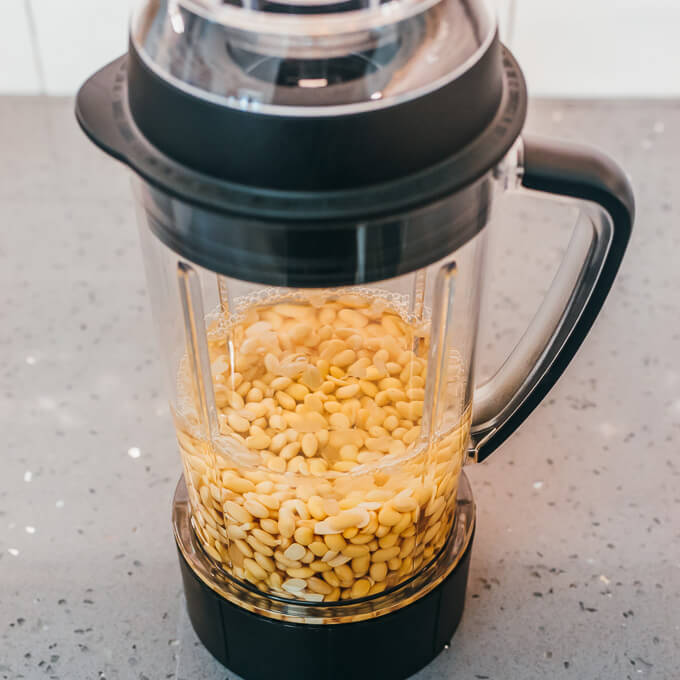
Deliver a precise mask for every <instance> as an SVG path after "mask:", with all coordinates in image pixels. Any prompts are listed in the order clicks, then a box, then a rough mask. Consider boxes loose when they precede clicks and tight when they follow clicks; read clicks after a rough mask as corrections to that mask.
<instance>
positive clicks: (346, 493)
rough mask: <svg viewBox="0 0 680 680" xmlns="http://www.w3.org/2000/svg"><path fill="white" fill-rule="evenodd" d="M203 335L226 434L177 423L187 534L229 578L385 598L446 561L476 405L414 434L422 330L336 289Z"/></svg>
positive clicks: (420, 401) (311, 597) (318, 594)
mask: <svg viewBox="0 0 680 680" xmlns="http://www.w3.org/2000/svg"><path fill="white" fill-rule="evenodd" d="M208 341H209V352H210V360H211V364H212V381H213V389H214V394H215V401H216V405H217V408H218V413H219V415H218V418H219V429H220V435H219V436H218V437H216V438H212V440H211V441H209V438H208V437H206V436H204V435H202V434H201V428H200V427H199V426H198V420H199V419H198V417H197V416H196V415H195V414H196V409H195V408H194V410H193V415H192V413H191V409H189V410H188V412H185V413H183V414H178V415H177V419H176V422H177V430H178V438H179V443H180V448H181V451H182V459H183V464H184V469H185V478H186V480H187V486H188V487H189V496H190V500H191V507H192V519H193V525H194V529H195V531H196V534H197V535H198V537H199V539H200V542H201V544H202V546H203V548H204V550H205V551H206V552H207V553H208V555H210V557H212V558H213V559H214V560H215V561H216V562H217V563H218V565H219V566H220V567H221V568H222V569H224V570H225V571H227V572H228V573H229V574H231V575H233V576H235V577H236V578H238V579H241V580H243V581H248V582H249V583H251V584H252V585H253V586H255V587H256V588H258V589H260V590H262V591H265V592H272V593H275V594H277V595H279V596H282V597H286V598H292V599H297V600H302V601H309V602H322V601H325V602H331V601H336V600H347V599H357V598H362V597H366V596H370V595H374V594H376V593H380V592H382V591H384V590H385V589H386V588H390V587H392V586H394V585H397V584H398V583H400V582H401V581H404V580H405V579H407V578H409V577H410V576H411V575H412V574H413V573H414V572H415V571H416V570H418V569H419V568H420V567H421V566H424V565H425V564H427V563H428V562H429V561H430V560H431V559H432V558H433V557H434V556H435V555H436V554H437V552H438V551H439V549H440V548H441V547H442V546H443V545H444V543H445V542H446V539H447V538H448V535H449V532H450V530H451V525H452V521H453V514H454V509H455V500H456V490H457V485H458V476H459V474H460V469H461V465H462V462H463V458H464V451H465V448H466V446H467V439H468V434H469V409H466V410H465V412H464V413H462V412H461V413H459V418H458V419H457V426H456V427H454V428H449V430H448V431H445V432H438V433H437V436H436V437H428V438H425V439H424V440H423V437H421V436H420V435H421V433H420V428H421V419H422V416H423V406H424V398H425V385H426V379H427V374H428V366H427V352H428V346H429V338H428V329H427V327H426V326H423V325H421V326H416V325H415V324H410V323H408V322H407V321H406V320H405V319H404V318H403V317H402V316H401V315H400V314H399V313H398V312H397V311H396V310H395V309H394V308H392V307H390V306H389V304H388V303H387V302H386V301H385V300H384V299H380V298H373V297H371V298H368V297H367V298H364V297H361V296H357V295H343V296H340V297H337V298H336V299H332V298H327V299H325V300H323V301H321V302H318V303H317V304H311V303H309V302H300V303H295V302H280V303H274V304H266V305H262V306H252V307H250V308H249V309H248V310H247V312H245V313H244V314H242V315H240V316H239V317H238V318H237V320H236V321H235V322H233V323H232V324H231V325H227V326H225V324H224V323H221V324H213V326H212V327H211V328H209V333H208ZM185 364H186V362H185ZM447 380H448V382H451V376H448V377H447ZM190 381H191V376H190V375H189V374H188V369H187V368H186V366H184V367H183V368H182V370H181V371H180V376H179V384H180V385H182V384H184V385H188V384H190ZM186 393H191V388H186ZM194 393H195V390H194ZM192 399H193V397H191V398H189V400H190V401H191V400H192ZM461 410H462V409H461Z"/></svg>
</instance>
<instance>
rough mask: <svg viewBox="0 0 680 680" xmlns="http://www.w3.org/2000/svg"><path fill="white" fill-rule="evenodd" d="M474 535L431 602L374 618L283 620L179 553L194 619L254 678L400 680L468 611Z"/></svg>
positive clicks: (227, 661) (213, 649) (434, 651)
mask: <svg viewBox="0 0 680 680" xmlns="http://www.w3.org/2000/svg"><path fill="white" fill-rule="evenodd" d="M473 539H474V535H473V536H472V537H471V538H470V542H469V543H468V545H467V547H466V549H465V552H464V553H463V554H462V555H461V557H460V561H459V562H458V564H457V565H456V567H455V568H454V569H453V570H452V571H451V573H450V574H449V575H448V576H447V577H446V579H444V580H443V581H442V582H441V583H440V584H439V585H438V586H436V587H435V588H434V589H432V590H431V591H430V592H428V593H426V594H425V595H423V597H421V598H419V599H417V600H415V601H414V602H412V603H411V604H408V605H406V606H404V607H402V608H401V609H398V610H396V611H394V612H391V613H389V614H385V615H383V616H379V617H377V618H374V619H367V620H363V621H357V622H354V623H342V624H325V625H323V624H305V623H288V622H285V621H278V620H275V619H271V618H268V617H265V616H261V615H259V614H254V613H251V612H249V611H246V610H245V609H243V608H242V607H239V606H238V605H236V604H233V603H231V602H229V601H228V600H226V599H225V598H223V597H221V596H220V595H219V594H217V593H216V592H215V591H214V590H212V589H211V588H210V587H209V586H207V585H206V584H205V583H204V582H203V581H202V580H201V579H199V578H198V577H197V576H196V574H195V573H194V572H193V570H192V568H191V567H190V566H189V564H188V563H187V561H186V559H185V558H184V556H183V554H182V551H181V550H180V551H179V561H180V566H181V570H182V580H183V582H184V592H185V596H186V602H187V610H188V613H189V618H190V620H191V623H192V625H193V627H194V630H195V631H196V634H197V635H198V637H199V638H200V640H201V642H202V643H203V644H204V645H205V647H206V648H207V649H208V651H209V652H210V653H211V654H212V655H213V656H214V657H215V658H216V659H217V660H218V661H220V662H221V663H222V664H223V665H224V666H226V667H227V668H228V669H229V670H231V671H233V672H234V673H236V674H238V675H240V676H242V677H243V678H245V679H246V680H271V678H274V677H276V678H279V679H281V680H336V679H337V680H341V679H342V680H348V679H349V678H351V679H352V680H363V679H364V678H365V679H366V680H369V679H370V680H376V678H380V679H381V680H382V679H384V680H400V679H402V678H407V677H408V676H410V675H412V674H413V673H415V672H416V671H418V670H419V669H421V668H422V667H423V666H425V665H427V664H428V663H429V662H430V661H432V659H434V658H435V657H436V656H437V655H438V654H439V652H441V651H442V650H443V649H444V646H445V645H446V644H447V643H448V642H449V640H450V639H451V637H452V636H453V634H454V632H455V630H456V627H457V626H458V623H459V622H460V619H461V617H462V614H463V606H464V604H465V589H466V586H467V578H468V567H469V565H470V554H471V552H472V542H473Z"/></svg>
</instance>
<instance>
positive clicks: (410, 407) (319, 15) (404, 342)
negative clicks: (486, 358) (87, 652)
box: [77, 0, 634, 679]
mask: <svg viewBox="0 0 680 680" xmlns="http://www.w3.org/2000/svg"><path fill="white" fill-rule="evenodd" d="M525 114H526V86H525V82H524V79H523V77H522V73H521V71H520V69H519V67H518V65H517V63H516V62H515V60H514V58H513V57H512V55H511V54H510V52H509V51H508V50H507V49H506V48H505V47H504V46H503V45H502V44H501V43H500V41H499V38H498V33H497V28H496V23H495V21H494V18H493V16H492V15H491V14H490V13H489V11H488V10H487V8H486V6H485V5H484V4H483V3H482V2H479V1H472V0H418V1H416V0H390V1H388V2H382V3H381V2H377V1H375V2H374V1H373V0H371V1H370V2H366V1H365V0H348V1H346V2H343V1H342V0H341V1H339V2H335V1H334V0H331V1H330V2H328V0H278V1H272V2H259V1H258V0H248V1H247V2H246V1H245V0H244V2H243V3H241V2H238V1H235V2H229V3H227V2H221V1H218V0H167V1H166V0H147V1H145V2H143V3H140V6H139V7H138V9H137V10H136V11H135V13H134V15H133V18H132V22H131V28H130V46H129V52H128V54H127V55H126V56H124V57H121V58H120V59H118V60H116V61H114V62H113V63H111V64H109V65H108V66H106V67H104V68H103V69H102V70H101V71H99V72H98V73H97V74H95V75H94V76H93V77H92V78H91V79H90V80H89V81H88V82H87V83H86V84H85V85H84V86H83V88H82V89H81V91H80V93H79V95H78V100H77V117H78V120H79V122H80V124H81V126H82V127H83V129H84V131H85V132H86V133H87V134H88V135H89V136H90V138H91V139H92V140H93V141H94V142H95V143H96V144H97V145H99V146H100V147H101V148H103V149H104V150H105V151H107V152H108V153H109V154H111V155H112V156H114V157H116V158H118V159H119V160H121V161H123V162H124V163H126V164H127V165H129V166H130V167H131V169H132V170H133V171H134V180H133V184H134V193H135V199H136V205H137V211H138V216H139V223H140V232H141V242H142V247H143V252H144V261H145V266H146V270H147V280H148V285H149V290H150V296H151V302H152V308H153V312H154V316H155V320H156V324H157V327H158V330H159V340H160V347H161V354H162V356H163V363H164V366H165V370H166V375H167V379H168V386H169V392H170V400H171V408H172V414H173V418H174V424H175V428H176V431H177V438H178V442H179V450H180V454H181V460H182V465H183V470H184V475H183V479H182V480H181V481H180V483H179V485H178V488H177V491H176V494H175V500H174V505H173V527H174V532H175V539H176V542H177V546H178V552H179V558H180V565H181V568H182V576H183V580H184V586H185V593H186V599H187V607H188V611H189V616H190V618H191V621H192V624H193V626H194V628H195V629H196V632H197V634H198V636H199V637H200V638H201V640H202V641H203V643H204V644H205V645H206V646H207V648H208V649H209V650H210V651H211V652H212V653H213V655H214V656H216V657H217V658H218V659H219V660H220V661H221V662H222V663H224V664H225V665H226V666H227V667H228V668H230V669H232V670H233V671H235V672H237V673H239V674H240V675H243V676H244V677H246V678H268V677H272V675H273V674H274V673H276V674H277V675H279V676H281V677H286V678H296V679H298V678H321V677H323V678H347V677H351V678H369V677H384V678H401V677H405V676H407V675H409V674H411V673H413V672H415V671H416V670H417V669H419V668H421V667H422V666H423V665H425V664H426V663H427V662H428V661H429V660H431V659H432V658H433V657H434V656H435V655H436V654H438V653H439V651H441V649H442V648H443V647H444V645H445V644H446V643H447V642H448V641H449V639H450V638H451V636H452V634H453V632H454V630H455V628H456V626H457V624H458V621H459V620H460V617H461V615H462V609H463V602H464V597H465V587H466V581H467V569H468V564H469V559H470V551H471V545H472V540H473V536H474V522H475V513H474V502H473V498H472V492H471V489H470V486H469V483H468V481H467V478H466V476H465V474H464V472H463V466H464V465H465V463H466V462H469V461H473V460H474V461H481V460H483V459H484V458H486V457H487V456H488V455H489V454H490V453H491V452H492V451H494V450H495V449H496V448H497V447H498V446H499V445H500V444H501V443H502V442H503V441H504V440H505V439H506V438H507V437H508V436H509V435H510V434H512V432H513V431H514V430H515V429H516V428H517V427H518V426H519V425H520V423H521V422H522V421H523V420H524V419H525V418H526V417H527V416H528V415H529V414H530V412H531V411H532V410H533V409H534V408H535V407H536V405H537V404H538V403H539V402H540V401H541V399H542V398H543V397H544V396H545V395H546V393H547V392H548V390H549V389H550V388H551V387H552V385H553V384H554V383H555V381H556V380H557V378H558V377H559V375H560V374H561V373H562V372H563V371H564V369H565V367H566V365H567V364H568V362H569V361H570V359H571V358H572V356H573V355H574V353H575V352H576V350H577V349H578V347H579V345H580V344H581V342H582V341H583V339H584V337H585V335H586V334H587V332H588V330H589V328H590V326H591V325H592V323H593V321H594V319H595V317H596V316H597V314H598V312H599V310H600V307H601V306H602V304H603V302H604V299H605V297H606V295H607V293H608V291H609V289H610V287H611V284H612V282H613V279H614V277H615V275H616V272H617V270H618V267H619V264H620V262H621V259H622V257H623V254H624V251H625V248H626V245H627V242H628V239H629V235H630V230H631V226H632V221H633V212H634V207H633V196H632V192H631V189H630V186H629V183H628V181H627V179H626V177H625V175H624V173H623V172H622V171H621V170H620V169H619V167H618V166H617V165H616V164H615V163H614V162H613V161H611V160H610V159H608V158H607V157H605V156H604V155H602V154H601V153H599V152H597V151H594V150H592V149H588V148H585V147H580V146H574V145H565V144H561V143H558V142H554V141H547V140H540V139H533V138H530V137H527V136H523V135H521V132H522V127H523V124H524V120H525ZM523 193H533V194H538V193H543V194H545V195H554V196H558V197H559V200H560V201H564V200H569V201H573V202H574V204H575V205H577V206H578V207H579V208H580V213H579V219H578V221H577V223H576V226H575V229H574V233H573V237H572V239H571V242H570V245H569V248H568V249H567V252H566V254H565V257H564V261H563V263H562V265H561V267H560V269H559V271H558V273H557V275H556V277H555V280H554V281H553V284H552V287H551V289H550V290H549V292H548V294H547V295H546V297H545V299H544V301H543V303H542V305H541V306H540V308H539V310H538V312H537V314H536V315H535V317H534V319H533V321H532V322H531V324H530V326H529V328H528V329H527V331H526V333H525V334H524V336H523V337H522V339H521V340H520V342H519V343H518V344H517V346H516V347H515V348H514V350H513V351H512V352H511V354H510V356H509V357H508V358H507V360H506V361H505V362H504V364H503V365H502V366H501V367H500V368H499V369H498V371H497V372H496V374H495V375H494V376H493V377H492V378H491V379H490V380H488V381H487V382H485V383H484V384H481V385H475V380H474V358H475V345H476V341H477V337H476V336H477V321H478V315H479V309H480V294H481V290H482V287H483V282H484V277H485V270H484V255H485V246H486V238H487V232H488V224H489V223H490V221H491V218H492V214H493V213H494V211H495V212H496V214H495V215H494V219H495V220H496V221H499V220H502V214H499V213H498V206H499V199H500V198H501V197H502V196H504V195H518V196H521V195H522V194H523ZM265 649H266V650H268V652H270V653H267V654H263V653H262V651H263V650H265ZM348 650H351V653H350V652H349V651H348Z"/></svg>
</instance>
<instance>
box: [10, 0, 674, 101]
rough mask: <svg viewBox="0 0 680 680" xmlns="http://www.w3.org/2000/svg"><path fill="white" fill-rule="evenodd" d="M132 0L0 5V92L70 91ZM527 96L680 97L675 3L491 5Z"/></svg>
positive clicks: (115, 34) (110, 51) (95, 63)
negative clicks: (526, 86)
mask: <svg viewBox="0 0 680 680" xmlns="http://www.w3.org/2000/svg"><path fill="white" fill-rule="evenodd" d="M133 1H134V0H0V64H2V67H0V93H13V94H37V93H46V94H56V95H59V94H72V93H73V92H75V90H76V89H77V88H78V86H79V85H80V83H81V82H82V81H83V80H84V79H85V78H86V77H87V76H88V75H89V74H90V73H92V72H93V71H94V70H96V69H97V68H98V67H100V66H101V65H103V64H105V63H106V62H108V61H110V60H111V59H114V58H115V57H117V56H118V55H120V54H122V53H123V52H124V51H125V49H126V43H127V35H126V34H127V21H128V13H129V7H130V5H131V4H132V3H133ZM492 1H493V4H494V5H495V6H496V8H497V11H498V15H499V20H500V24H501V33H502V36H503V39H504V40H505V42H506V43H507V44H508V45H509V46H510V47H511V48H512V50H513V51H514V53H515V54H516V56H517V57H518V58H519V60H520V62H521V64H522V67H523V69H524V72H525V74H526V76H527V80H528V82H529V89H530V92H531V94H533V95H537V96H565V97H607V96H610V97H611V96H614V97H638V96H651V97H666V96H679V95H680V75H679V74H678V71H679V70H680V37H679V36H678V34H679V33H680V0H492Z"/></svg>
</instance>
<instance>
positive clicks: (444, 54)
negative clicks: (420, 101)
mask: <svg viewBox="0 0 680 680" xmlns="http://www.w3.org/2000/svg"><path fill="white" fill-rule="evenodd" d="M495 29H496V24H495V19H494V17H493V15H492V13H491V12H490V11H489V10H488V8H487V7H486V5H485V3H484V2H483V1H482V0H389V1H388V2H382V3H381V2H380V1H379V0H370V1H369V0H241V2H239V1H238V0H232V1H231V2H224V1H222V0H144V1H143V2H141V3H140V5H139V6H138V8H137V10H136V11H135V13H134V16H133V19H132V25H131V37H132V45H133V47H134V49H135V50H136V51H137V52H138V54H139V55H140V56H141V58H142V59H143V61H144V62H145V63H146V65H147V66H148V67H149V68H150V69H152V71H153V72H155V73H156V74H157V75H158V76H159V77H161V78H162V79H164V80H166V81H168V82H170V83H171V84H172V85H174V86H175V87H179V88H181V89H184V90H185V91H187V93H189V94H191V95H192V96H197V97H201V98H203V99H207V100H210V101H213V102H215V103H218V104H220V105H223V106H228V107H231V108H235V109H241V110H246V111H257V112H262V113H275V114H287V113H288V114H290V113H294V115H296V116H305V115H314V116H318V115H337V114H339V113H354V112H359V111H366V110H371V109H375V108H381V107H383V106H390V105H393V104H397V103H400V102H403V101H407V100H410V99H413V98H415V97H418V96H421V95H423V94H426V93H428V92H430V91H433V90H435V89H437V88H439V87H441V86H443V85H445V84H446V83H448V82H450V81H452V80H453V79H455V78H457V77H459V76H460V75H462V74H463V73H464V72H465V71H467V70H468V69H469V68H470V67H471V66H472V65H473V64H474V63H475V62H476V61H477V60H478V59H479V57H480V56H481V55H482V54H483V53H484V51H485V49H486V47H488V45H489V44H490V42H491V41H492V40H493V37H494V33H495Z"/></svg>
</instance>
